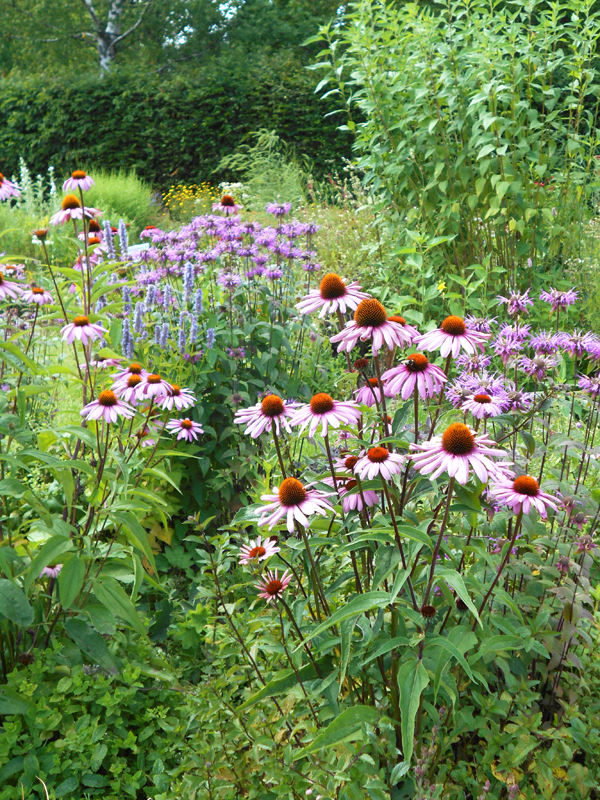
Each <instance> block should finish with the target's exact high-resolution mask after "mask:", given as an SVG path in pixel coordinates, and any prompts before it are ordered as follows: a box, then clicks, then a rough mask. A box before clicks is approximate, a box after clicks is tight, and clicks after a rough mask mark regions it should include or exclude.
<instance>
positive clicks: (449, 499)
mask: <svg viewBox="0 0 600 800" xmlns="http://www.w3.org/2000/svg"><path fill="white" fill-rule="evenodd" d="M454 481H455V479H454V478H450V483H449V484H448V495H447V497H446V508H445V509H444V516H443V517H442V524H441V525H440V532H439V533H438V538H437V542H436V543H435V548H434V550H433V554H432V556H431V569H430V570H429V581H428V582H427V588H426V589H425V594H424V595H423V605H426V604H427V600H428V599H429V593H430V592H431V587H432V586H433V578H434V576H435V563H436V561H437V557H438V553H439V552H440V547H441V545H442V537H443V535H444V531H445V530H446V524H447V522H448V514H449V512H450V503H451V502H452V494H453V492H454Z"/></svg>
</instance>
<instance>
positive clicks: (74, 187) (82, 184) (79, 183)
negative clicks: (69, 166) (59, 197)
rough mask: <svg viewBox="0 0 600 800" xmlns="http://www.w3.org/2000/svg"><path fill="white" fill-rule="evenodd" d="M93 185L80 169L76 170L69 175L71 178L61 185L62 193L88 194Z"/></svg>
mask: <svg viewBox="0 0 600 800" xmlns="http://www.w3.org/2000/svg"><path fill="white" fill-rule="evenodd" d="M93 185H94V181H93V180H92V179H91V178H90V176H89V175H87V174H86V173H85V172H84V171H83V170H82V169H76V170H75V172H72V173H71V177H70V178H67V180H66V181H65V182H64V183H63V192H76V191H78V190H79V189H81V191H82V192H89V190H90V189H91V188H92V186H93Z"/></svg>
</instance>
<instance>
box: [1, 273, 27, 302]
mask: <svg viewBox="0 0 600 800" xmlns="http://www.w3.org/2000/svg"><path fill="white" fill-rule="evenodd" d="M22 291H23V290H22V289H21V287H20V286H19V284H18V283H15V282H14V281H7V280H6V278H5V277H4V273H3V272H0V300H6V299H7V298H8V299H9V300H16V299H17V297H19V295H20V294H21V293H22Z"/></svg>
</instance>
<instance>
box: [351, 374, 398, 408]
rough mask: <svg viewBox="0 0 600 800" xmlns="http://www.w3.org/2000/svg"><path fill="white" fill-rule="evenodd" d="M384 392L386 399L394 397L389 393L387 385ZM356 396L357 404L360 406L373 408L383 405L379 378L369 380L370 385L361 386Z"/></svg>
mask: <svg viewBox="0 0 600 800" xmlns="http://www.w3.org/2000/svg"><path fill="white" fill-rule="evenodd" d="M383 392H384V394H385V396H386V397H392V396H393V393H392V392H390V391H388V388H387V386H385V385H384V387H383ZM354 394H355V395H356V402H357V403H358V404H359V405H360V406H369V408H372V407H373V406H374V405H376V404H377V403H381V386H380V384H379V381H378V379H377V378H368V385H367V386H361V387H360V389H357V390H356V391H355V392H354Z"/></svg>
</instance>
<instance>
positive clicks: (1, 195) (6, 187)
mask: <svg viewBox="0 0 600 800" xmlns="http://www.w3.org/2000/svg"><path fill="white" fill-rule="evenodd" d="M20 196H21V190H20V189H19V187H18V186H17V185H16V184H15V183H12V181H9V180H8V178H5V177H4V175H3V174H2V173H1V172H0V202H2V201H3V200H8V199H9V198H10V197H20Z"/></svg>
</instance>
